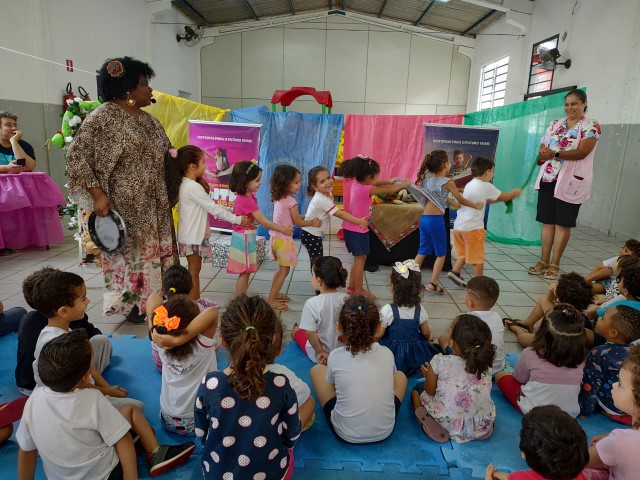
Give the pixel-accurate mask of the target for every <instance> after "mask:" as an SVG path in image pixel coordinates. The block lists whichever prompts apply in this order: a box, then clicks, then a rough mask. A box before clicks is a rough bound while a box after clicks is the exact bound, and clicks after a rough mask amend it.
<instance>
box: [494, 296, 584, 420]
mask: <svg viewBox="0 0 640 480" xmlns="http://www.w3.org/2000/svg"><path fill="white" fill-rule="evenodd" d="M584 330H585V328H584V321H583V319H582V316H581V315H580V312H578V310H576V309H575V308H573V307H572V306H571V305H568V304H562V303H561V304H560V305H556V306H555V307H553V309H551V310H549V311H548V312H547V313H546V315H545V317H544V318H543V319H542V323H541V324H540V328H539V329H538V331H537V332H536V333H535V337H534V339H533V343H532V344H531V346H530V347H528V348H525V349H524V350H523V351H522V354H521V355H520V358H518V361H517V363H516V367H515V369H514V370H513V375H512V374H510V373H505V372H498V373H497V374H496V383H497V384H498V388H499V389H500V391H501V392H502V394H503V395H504V396H505V397H506V399H507V400H508V401H509V403H511V405H513V406H514V407H515V408H516V410H518V411H519V412H520V413H527V412H528V411H529V410H531V409H532V408H533V407H537V406H540V405H557V406H558V407H560V408H561V409H562V410H564V411H565V412H567V413H568V414H569V415H571V416H572V417H576V416H577V415H578V414H579V413H580V406H579V405H578V394H579V393H580V385H581V384H582V372H583V368H584V360H585V357H586V354H587V339H586V335H585V332H584Z"/></svg>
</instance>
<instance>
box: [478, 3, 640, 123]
mask: <svg viewBox="0 0 640 480" xmlns="http://www.w3.org/2000/svg"><path fill="white" fill-rule="evenodd" d="M519 19H522V20H523V21H522V23H527V24H528V25H527V26H528V27H529V30H528V32H527V34H526V36H524V37H522V36H517V33H518V32H517V30H516V29H514V28H513V27H511V26H510V25H508V24H507V23H506V20H505V19H503V20H501V21H499V22H496V23H495V24H494V25H492V26H491V27H489V28H488V29H486V30H484V31H483V32H482V33H480V34H479V35H478V36H477V39H476V47H475V53H474V58H473V61H472V64H471V73H470V81H469V95H468V102H467V111H470V112H471V111H476V110H477V102H478V87H479V76H480V70H481V68H482V66H483V65H486V64H487V63H490V62H492V61H494V60H497V59H499V58H502V57H504V56H505V55H510V57H511V58H510V62H509V74H508V78H507V91H506V94H505V103H514V102H520V101H522V100H523V96H524V95H525V94H526V92H527V86H528V76H529V65H530V62H531V48H532V46H533V44H534V43H537V42H539V41H540V40H544V39H545V38H548V37H551V36H553V35H556V34H560V36H561V38H562V35H563V33H564V32H566V33H567V36H566V39H565V40H564V41H562V40H560V43H559V45H558V49H559V50H560V53H562V55H563V56H564V57H566V58H570V59H571V62H572V64H571V68H569V69H565V68H564V67H563V66H559V67H558V68H557V70H556V71H555V75H554V79H553V88H561V87H566V86H570V85H577V86H579V87H587V93H588V95H589V110H590V113H591V114H592V115H593V116H594V117H596V118H597V119H598V120H599V121H600V123H602V124H609V123H628V122H632V123H637V122H638V121H639V119H640V112H638V108H637V106H638V95H639V93H640V49H639V48H638V47H639V46H640V36H639V35H638V29H639V28H640V2H638V1H637V0H617V1H615V2H601V1H595V0H576V1H564V2H562V1H557V0H535V2H534V11H533V15H532V16H531V17H529V16H528V15H522V16H520V17H519ZM529 22H530V24H529Z"/></svg>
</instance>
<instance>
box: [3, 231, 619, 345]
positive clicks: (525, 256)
mask: <svg viewBox="0 0 640 480" xmlns="http://www.w3.org/2000/svg"><path fill="white" fill-rule="evenodd" d="M63 224H65V225H66V222H65V223H63ZM334 231H335V230H334ZM72 234H73V232H68V234H67V237H66V241H65V243H63V244H60V245H52V246H51V248H50V250H44V249H40V250H24V251H18V252H16V253H15V254H13V255H10V256H6V257H0V299H1V300H2V301H3V302H4V304H5V308H10V307H14V306H24V307H26V308H28V307H27V305H26V303H25V301H24V298H23V296H22V280H23V279H24V278H25V277H26V276H27V275H29V274H30V273H31V272H33V271H34V270H37V269H38V268H40V267H43V266H46V265H50V266H52V267H56V268H60V269H62V270H69V271H73V272H76V273H78V274H80V275H82V276H83V278H84V279H85V282H86V284H87V292H88V296H89V298H90V299H91V304H90V305H89V310H88V315H89V318H90V320H91V321H92V322H93V323H94V324H95V325H96V326H98V327H99V328H100V329H101V330H102V331H103V332H104V333H113V334H114V335H119V334H134V335H137V336H144V335H145V334H146V327H145V326H144V325H142V326H140V325H132V324H129V323H126V322H124V318H123V317H115V316H114V317H103V315H102V287H103V279H102V273H101V271H100V270H99V269H98V268H97V267H95V266H94V265H89V266H84V267H81V266H79V252H78V245H77V243H76V242H74V240H73V235H72ZM213 240H215V235H214V237H213ZM623 243H624V240H622V239H620V238H616V237H608V236H606V235H604V234H602V233H600V232H597V231H595V230H590V229H588V228H582V227H578V228H575V229H574V230H573V234H572V237H571V241H570V243H569V246H568V248H567V251H566V253H565V256H564V258H563V262H562V271H565V272H568V271H575V272H578V273H580V274H585V273H587V272H588V271H589V270H590V269H591V268H592V267H593V266H594V265H596V264H597V263H599V262H601V261H602V260H603V259H606V258H609V257H611V256H613V255H615V254H616V253H617V252H618V251H619V249H620V246H621V245H622V244H623ZM539 251H540V247H521V246H517V245H504V244H499V243H491V242H489V243H488V244H487V247H486V264H485V275H488V276H491V277H493V278H495V279H496V280H497V281H498V283H499V284H500V290H501V293H500V298H499V299H498V303H497V305H496V307H495V310H496V311H497V312H498V313H499V314H500V315H501V316H511V317H515V318H523V317H525V316H526V315H527V314H528V313H529V311H530V310H531V307H533V305H534V304H535V301H536V299H537V298H538V297H539V296H540V295H542V294H544V293H545V292H546V290H547V285H548V282H547V281H546V280H544V279H543V278H541V277H537V276H534V275H529V274H528V273H527V271H526V267H528V266H530V265H533V264H534V263H535V262H536V260H537V259H538V255H539ZM325 254H328V255H334V256H336V257H339V258H340V259H341V260H342V261H343V263H344V265H345V267H346V268H347V269H349V267H350V265H351V261H352V257H351V256H350V255H349V254H348V253H347V251H346V249H345V246H344V243H343V242H342V241H340V240H338V238H337V237H336V236H334V235H330V236H328V237H327V239H325ZM300 258H301V261H300V262H299V263H298V265H297V266H296V267H295V268H293V269H292V273H291V274H290V275H289V277H288V278H287V280H286V282H285V285H284V288H283V293H287V294H288V295H289V296H290V297H291V299H292V301H291V303H289V309H290V310H289V311H288V312H282V313H281V314H280V315H281V318H282V320H283V323H284V326H285V330H286V331H290V330H291V328H292V326H293V324H294V322H299V319H300V313H301V311H302V307H303V305H304V302H305V301H306V300H307V298H309V297H310V296H311V295H313V294H314V292H313V289H312V288H311V282H310V276H309V262H308V257H307V253H306V251H305V249H304V248H302V251H301V252H300ZM183 261H184V259H183ZM274 269H275V263H274V262H271V261H268V260H267V261H265V262H263V263H262V264H261V265H260V268H259V269H258V272H256V273H255V274H254V275H252V277H251V282H250V284H249V293H253V294H264V295H266V294H267V293H268V292H269V288H270V285H271V278H272V276H273V271H274ZM390 271H391V268H390V267H380V270H378V271H377V272H375V273H368V272H367V273H366V284H367V285H366V287H365V288H367V289H368V290H370V291H372V292H373V293H375V294H376V295H377V297H378V303H379V304H380V305H384V304H385V303H388V302H389V301H390V300H391V292H390V291H389V290H388V288H387V283H388V281H389V274H390ZM426 275H429V273H428V272H427V273H425V276H426ZM467 277H468V272H467ZM235 281H236V277H235V276H234V275H229V274H227V273H226V271H225V269H221V268H214V267H212V266H211V265H204V266H203V269H202V272H201V288H202V290H203V294H202V296H203V297H206V298H209V299H211V300H214V301H217V302H218V303H220V304H221V305H224V303H225V302H226V301H227V300H228V299H230V298H231V297H232V295H233V292H234V291H235ZM441 281H442V285H443V286H444V288H445V294H444V295H442V296H440V295H435V294H433V293H429V292H426V293H425V295H424V300H423V305H424V306H425V308H426V310H427V312H428V314H429V323H430V325H431V329H432V331H433V333H434V334H435V335H439V334H440V333H442V332H444V331H445V330H446V329H447V327H448V325H449V323H450V321H451V319H452V318H453V317H455V316H456V315H458V314H459V313H461V312H464V311H466V310H467V309H466V306H465V304H464V289H462V288H461V287H458V286H457V285H455V284H454V283H453V282H451V281H450V280H449V279H448V278H446V277H444V278H442V280H441ZM288 338H289V335H287V334H285V339H288ZM505 342H506V347H505V348H506V350H507V351H514V350H517V346H516V344H515V336H514V335H513V334H511V333H510V332H507V333H506V335H505Z"/></svg>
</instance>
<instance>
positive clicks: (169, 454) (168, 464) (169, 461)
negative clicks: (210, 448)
mask: <svg viewBox="0 0 640 480" xmlns="http://www.w3.org/2000/svg"><path fill="white" fill-rule="evenodd" d="M195 449H196V445H195V443H193V442H186V443H182V444H180V445H160V447H159V448H158V450H156V451H155V452H153V453H152V454H151V455H148V459H149V475H151V476H152V477H157V476H158V475H162V474H163V473H164V472H166V471H167V470H170V469H171V468H173V467H176V466H178V465H180V464H182V463H184V462H186V461H187V459H188V458H189V457H190V456H191V454H192V453H193V451H194V450H195Z"/></svg>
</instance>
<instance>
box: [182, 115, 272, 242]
mask: <svg viewBox="0 0 640 480" xmlns="http://www.w3.org/2000/svg"><path fill="white" fill-rule="evenodd" d="M260 127H261V125H256V124H243V123H226V122H205V121H199V120H189V143H190V144H191V145H195V146H197V147H200V148H201V149H202V151H203V152H204V159H205V171H204V179H205V180H206V182H207V183H208V184H209V188H210V189H211V192H210V193H209V195H210V197H211V198H212V199H213V201H214V202H216V203H217V204H218V205H220V206H222V207H226V208H229V209H230V210H231V209H233V203H234V200H235V198H236V194H235V193H233V192H231V191H230V190H229V177H230V175H231V170H233V165H234V164H236V163H237V162H241V161H244V160H258V153H259V151H260ZM209 225H210V227H211V228H214V229H217V230H225V231H230V230H231V224H230V223H228V222H225V221H223V220H218V219H217V218H215V217H213V216H211V215H209Z"/></svg>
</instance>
